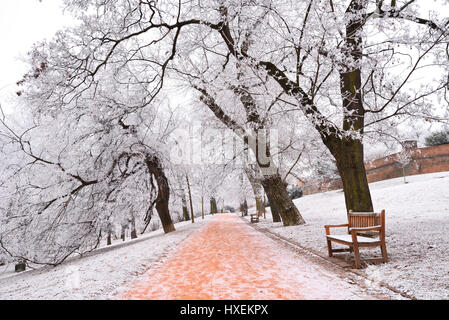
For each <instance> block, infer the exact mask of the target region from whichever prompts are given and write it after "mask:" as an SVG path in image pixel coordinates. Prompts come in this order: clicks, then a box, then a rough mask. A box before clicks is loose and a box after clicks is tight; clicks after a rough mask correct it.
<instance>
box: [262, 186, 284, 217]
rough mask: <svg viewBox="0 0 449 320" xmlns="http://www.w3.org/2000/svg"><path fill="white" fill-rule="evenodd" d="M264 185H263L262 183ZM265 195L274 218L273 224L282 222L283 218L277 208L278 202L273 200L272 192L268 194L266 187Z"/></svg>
mask: <svg viewBox="0 0 449 320" xmlns="http://www.w3.org/2000/svg"><path fill="white" fill-rule="evenodd" d="M262 185H263V183H262ZM264 190H265V193H266V195H267V198H268V203H269V204H270V210H271V216H272V217H273V222H281V221H282V220H281V216H280V215H279V210H278V209H277V207H276V200H274V199H271V192H270V193H269V192H268V189H266V188H265V187H264Z"/></svg>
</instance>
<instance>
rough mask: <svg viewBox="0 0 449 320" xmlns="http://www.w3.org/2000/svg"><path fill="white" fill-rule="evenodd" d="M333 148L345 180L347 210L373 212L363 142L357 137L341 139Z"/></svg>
mask: <svg viewBox="0 0 449 320" xmlns="http://www.w3.org/2000/svg"><path fill="white" fill-rule="evenodd" d="M332 149H333V151H334V152H333V155H334V157H335V159H336V163H337V168H338V173H339V174H340V177H341V180H342V182H343V191H344V193H345V202H346V210H347V211H349V210H352V211H356V212H372V211H373V203H372V201H371V193H370V190H369V186H368V180H367V178H366V171H365V163H364V162H363V144H362V142H361V141H360V140H356V139H341V140H340V141H339V145H337V146H335V147H334V148H332Z"/></svg>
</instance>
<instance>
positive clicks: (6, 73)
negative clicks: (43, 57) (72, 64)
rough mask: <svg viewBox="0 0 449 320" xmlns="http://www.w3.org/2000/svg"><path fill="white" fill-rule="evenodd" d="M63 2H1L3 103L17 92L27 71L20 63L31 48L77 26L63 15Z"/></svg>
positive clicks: (0, 80)
mask: <svg viewBox="0 0 449 320" xmlns="http://www.w3.org/2000/svg"><path fill="white" fill-rule="evenodd" d="M62 3H63V1H62V0H42V1H39V0H0V39H1V41H2V44H1V49H0V102H2V101H4V99H7V96H8V95H10V94H13V93H14V92H15V91H16V87H15V83H16V82H17V81H18V80H20V79H21V77H22V75H23V74H24V73H25V72H26V71H27V70H26V66H25V64H24V63H23V62H22V61H21V60H20V57H21V56H24V55H25V54H26V53H27V51H28V50H29V49H30V47H31V45H32V44H33V43H34V42H36V41H39V40H42V39H45V38H47V39H50V38H51V37H52V36H53V35H54V34H55V32H56V31H57V30H59V29H61V28H62V27H63V26H65V25H70V24H73V23H74V20H73V18H71V17H69V14H68V13H66V14H63V7H62Z"/></svg>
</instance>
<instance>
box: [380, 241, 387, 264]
mask: <svg viewBox="0 0 449 320" xmlns="http://www.w3.org/2000/svg"><path fill="white" fill-rule="evenodd" d="M380 250H381V251H382V257H383V260H384V262H388V254H387V246H386V245H385V243H384V244H381V246H380Z"/></svg>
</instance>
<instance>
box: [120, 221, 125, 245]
mask: <svg viewBox="0 0 449 320" xmlns="http://www.w3.org/2000/svg"><path fill="white" fill-rule="evenodd" d="M122 223H123V222H122ZM125 231H126V229H125V226H123V224H122V229H121V232H120V239H122V240H123V241H125Z"/></svg>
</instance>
